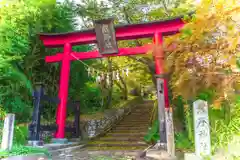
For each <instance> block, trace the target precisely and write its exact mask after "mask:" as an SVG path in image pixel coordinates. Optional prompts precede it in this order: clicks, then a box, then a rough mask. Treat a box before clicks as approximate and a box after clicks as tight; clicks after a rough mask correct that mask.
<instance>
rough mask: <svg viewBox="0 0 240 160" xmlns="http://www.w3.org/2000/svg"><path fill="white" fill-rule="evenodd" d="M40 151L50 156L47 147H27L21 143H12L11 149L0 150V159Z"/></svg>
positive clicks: (38, 152)
mask: <svg viewBox="0 0 240 160" xmlns="http://www.w3.org/2000/svg"><path fill="white" fill-rule="evenodd" d="M40 153H42V154H45V155H46V156H48V157H49V158H50V157H51V155H50V153H49V152H48V150H47V149H43V148H35V147H28V146H22V145H14V146H13V148H12V150H11V151H0V159H1V158H6V157H9V156H17V155H28V154H40Z"/></svg>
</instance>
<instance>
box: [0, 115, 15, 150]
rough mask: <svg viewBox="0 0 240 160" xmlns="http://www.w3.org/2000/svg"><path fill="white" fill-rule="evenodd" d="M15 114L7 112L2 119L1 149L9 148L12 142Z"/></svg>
mask: <svg viewBox="0 0 240 160" xmlns="http://www.w3.org/2000/svg"><path fill="white" fill-rule="evenodd" d="M14 121H15V114H7V116H6V118H5V120H4V127H3V136H2V144H1V149H2V150H11V149H12V144H13V133H14Z"/></svg>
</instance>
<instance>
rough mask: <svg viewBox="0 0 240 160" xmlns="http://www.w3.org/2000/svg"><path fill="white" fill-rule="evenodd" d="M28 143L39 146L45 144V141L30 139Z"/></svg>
mask: <svg viewBox="0 0 240 160" xmlns="http://www.w3.org/2000/svg"><path fill="white" fill-rule="evenodd" d="M28 145H29V146H33V147H39V146H43V145H44V143H43V141H28Z"/></svg>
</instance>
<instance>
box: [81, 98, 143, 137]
mask: <svg viewBox="0 0 240 160" xmlns="http://www.w3.org/2000/svg"><path fill="white" fill-rule="evenodd" d="M140 101H142V99H141V98H135V99H133V100H131V101H129V103H128V104H126V106H125V107H123V108H120V109H110V110H106V111H105V112H104V114H103V116H102V117H101V118H96V119H91V120H86V121H82V122H81V128H82V134H83V137H84V138H94V137H96V136H98V135H100V134H104V133H105V132H107V131H108V130H109V129H111V128H112V127H113V126H114V125H115V124H116V123H117V122H119V121H120V120H121V119H122V118H123V117H124V116H125V115H127V114H129V113H130V112H131V110H132V108H134V107H135V104H137V103H139V102H140Z"/></svg>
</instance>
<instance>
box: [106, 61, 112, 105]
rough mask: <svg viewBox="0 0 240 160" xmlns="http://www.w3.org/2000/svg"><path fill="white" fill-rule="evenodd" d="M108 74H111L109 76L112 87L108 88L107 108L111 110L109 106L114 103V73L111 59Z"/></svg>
mask: <svg viewBox="0 0 240 160" xmlns="http://www.w3.org/2000/svg"><path fill="white" fill-rule="evenodd" d="M108 73H110V75H109V78H110V82H109V83H110V86H109V88H108V96H107V103H106V108H109V106H111V103H112V90H113V73H112V60H111V59H110V58H108Z"/></svg>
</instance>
